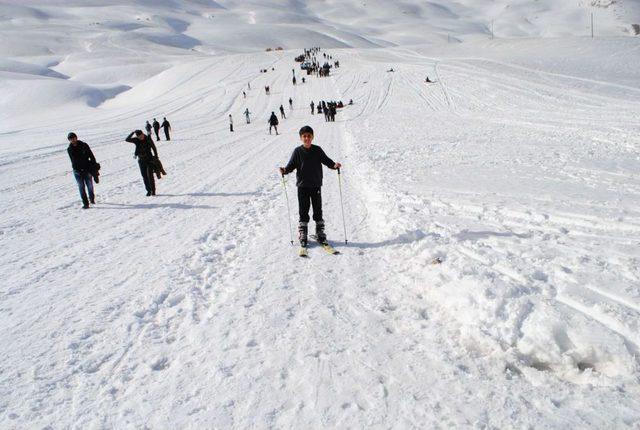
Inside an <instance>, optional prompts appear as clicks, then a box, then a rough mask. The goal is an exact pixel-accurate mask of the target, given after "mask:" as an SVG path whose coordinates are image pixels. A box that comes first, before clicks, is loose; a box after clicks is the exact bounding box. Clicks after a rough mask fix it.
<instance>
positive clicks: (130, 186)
mask: <svg viewBox="0 0 640 430" xmlns="http://www.w3.org/2000/svg"><path fill="white" fill-rule="evenodd" d="M253 19H255V17H254V18H253ZM109 43H115V42H113V41H111V40H110V41H109ZM336 54H337V56H338V58H339V59H340V61H341V63H342V66H341V67H340V68H339V69H337V70H335V72H334V75H333V76H331V77H329V78H323V79H318V78H315V77H309V78H308V82H307V83H306V84H304V85H302V84H301V85H298V86H295V87H292V86H291V82H290V78H291V67H294V66H295V65H294V63H293V57H294V53H293V52H284V53H274V54H266V53H261V54H255V55H250V54H243V55H233V56H229V57H223V58H221V59H218V58H211V59H204V60H198V61H196V62H194V63H193V64H191V65H187V66H185V65H181V66H179V67H180V70H181V71H182V72H183V73H182V72H181V73H177V72H176V73H175V74H173V75H172V74H171V69H169V70H168V71H166V72H163V74H161V75H160V76H159V77H156V78H155V79H167V81H166V82H165V81H163V82H161V83H162V85H168V84H170V86H167V87H164V91H163V94H162V95H157V96H153V97H151V98H150V99H147V97H149V96H148V94H146V93H145V92H144V91H141V90H140V93H141V94H143V95H144V97H143V96H142V95H141V96H140V97H141V98H140V99H137V98H135V97H134V98H133V101H132V102H130V103H128V102H126V100H123V99H122V98H121V97H117V98H116V99H114V100H111V101H108V102H106V103H105V105H104V106H102V107H101V108H100V109H98V110H94V111H92V112H91V113H90V114H89V113H87V114H85V115H84V116H81V117H79V118H76V119H75V120H74V121H70V120H69V119H65V120H64V121H61V123H59V124H57V125H55V124H53V123H47V124H44V125H37V126H34V127H32V128H29V129H25V130H22V131H20V132H18V133H16V134H15V135H14V134H9V135H3V136H2V139H3V140H4V141H5V142H3V148H5V143H6V147H9V146H10V144H15V143H16V142H19V141H21V140H36V141H37V140H40V141H42V142H43V145H42V146H39V145H35V146H30V147H27V148H25V149H24V150H20V149H11V152H9V153H8V155H7V156H6V159H5V158H3V160H2V170H1V171H0V175H1V176H2V184H3V186H2V188H3V189H2V194H3V203H6V204H3V205H2V211H1V212H0V213H1V216H2V221H1V222H2V224H1V230H0V232H1V235H0V237H1V238H2V240H3V242H4V244H5V246H3V249H2V251H1V252H0V259H1V261H2V264H1V267H2V272H1V273H0V277H2V279H3V280H4V281H3V286H2V289H1V290H0V310H1V312H2V315H3V318H2V325H3V337H2V344H3V345H5V349H6V353H5V354H4V355H3V357H2V359H1V360H2V361H1V362H0V387H1V388H0V424H1V425H2V427H3V428H21V427H46V426H51V427H52V428H56V427H91V428H111V427H132V428H139V427H151V428H157V427H168V426H170V427H176V428H182V427H189V426H190V427H196V428H200V427H209V428H248V427H258V428H322V427H328V428H349V427H356V428H365V427H366V428H369V427H371V428H388V427H394V428H395V427H397V428H432V427H440V428H460V427H475V428H489V427H498V428H501V427H516V428H523V427H529V426H530V427H534V428H540V427H545V428H561V427H566V426H571V427H572V428H586V427H591V428H607V427H632V426H634V425H637V423H638V420H639V419H640V404H639V401H638V399H639V398H640V391H639V389H638V376H637V375H638V373H637V372H638V352H639V348H640V336H639V335H638V328H639V324H640V291H639V290H638V285H640V282H639V281H640V272H639V271H638V261H640V259H639V257H640V256H639V255H638V251H637V249H638V244H639V243H640V212H639V211H638V210H637V202H638V195H639V194H640V182H638V176H637V174H636V173H635V171H634V170H633V169H634V166H635V167H637V148H638V147H637V144H638V141H637V139H636V138H634V137H633V132H634V130H635V129H637V126H638V125H640V123H639V122H638V118H637V112H638V108H639V107H640V102H639V101H638V100H637V98H636V96H635V95H633V91H631V90H630V91H629V95H628V97H625V95H624V94H623V93H621V92H620V91H619V90H620V89H621V88H619V87H617V86H609V85H607V84H606V83H602V82H595V81H593V82H587V83H585V82H584V81H583V80H580V79H573V78H572V77H571V76H566V75H561V74H554V73H542V72H538V71H534V70H531V69H527V68H525V67H516V66H514V65H507V64H502V63H498V62H494V61H490V60H486V61H485V60H482V59H477V58H453V59H450V58H431V57H426V56H423V55H421V54H419V53H418V52H416V51H414V50H407V49H390V50H388V51H387V50H376V51H365V50H361V51H346V50H345V51H336ZM396 61H397V62H398V63H396ZM391 63H393V64H394V69H395V72H393V73H388V72H386V70H387V69H388V64H391ZM271 67H275V68H276V70H275V71H271V70H270V68H271ZM259 68H269V72H268V73H266V74H257V73H255V72H254V71H257V70H258V69H259ZM187 70H188V73H187ZM163 75H164V77H163ZM426 75H429V76H433V77H435V79H436V83H434V84H430V85H426V84H424V77H425V76H426ZM167 76H170V77H171V78H169V77H167ZM152 81H153V80H152ZM247 82H250V83H251V88H252V89H251V90H250V91H248V90H247V93H248V97H247V99H246V100H244V99H243V98H242V95H241V91H242V90H243V89H245V90H246V84H247ZM145 85H148V86H149V88H155V87H154V85H155V83H154V82H146V83H145ZM158 85H160V84H158ZM265 85H270V86H271V88H272V93H271V95H270V96H266V95H265V94H264V91H263V87H264V86H265ZM584 85H588V86H586V87H585V86H584ZM133 91H135V89H134V90H133ZM125 96H126V93H125ZM290 96H291V97H292V98H293V100H294V108H293V110H289V109H288V103H287V100H288V98H289V97H290ZM334 98H335V99H341V100H343V101H344V102H346V101H348V99H351V98H352V99H353V100H354V102H355V104H354V105H353V106H346V107H345V108H344V109H341V111H340V113H339V114H338V118H337V120H336V122H335V123H324V121H323V119H322V118H321V117H320V116H317V115H314V116H310V115H309V107H308V105H309V103H310V101H311V100H313V101H314V102H316V103H317V101H318V100H322V99H324V100H329V99H334ZM280 104H283V105H284V106H285V107H287V114H288V117H287V119H286V120H283V121H282V123H281V127H280V128H281V131H282V134H281V135H280V136H275V135H272V136H270V135H269V134H268V132H267V125H266V119H267V118H268V115H269V113H270V112H271V111H276V112H277V108H278V107H279V105H280ZM246 107H248V108H249V110H250V111H251V112H252V124H251V125H245V124H244V117H243V116H242V115H241V112H242V111H243V110H244V109H245V108H246ZM160 112H162V113H160ZM228 112H231V113H233V114H234V119H235V124H236V132H235V133H233V134H230V133H229V132H228V128H227V127H228V123H227V119H226V116H227V113H228ZM163 114H166V116H167V117H168V118H169V120H170V121H171V122H172V124H173V127H174V131H173V140H172V141H171V142H170V143H169V142H165V141H164V140H161V141H160V142H159V143H158V149H159V152H160V156H161V158H162V160H163V162H164V163H165V167H166V169H167V171H168V176H166V177H164V178H163V179H162V180H159V181H157V186H158V196H156V197H155V198H153V199H150V198H146V197H144V196H143V192H142V189H143V188H142V185H141V180H140V179H139V174H138V172H137V166H136V163H135V160H133V159H132V158H131V154H132V153H133V147H132V145H130V144H127V143H124V142H122V140H123V139H124V137H125V135H126V134H127V130H129V129H133V128H139V127H140V126H141V125H142V124H144V120H145V119H148V118H149V119H150V118H151V117H152V116H153V115H163ZM600 118H607V121H606V122H605V121H598V120H599V119H600ZM304 123H309V124H310V125H311V126H313V127H314V129H315V130H316V136H317V138H316V143H318V144H320V145H321V146H323V148H324V149H325V151H326V152H327V153H328V154H329V155H330V156H331V157H332V158H334V159H335V160H337V161H341V162H343V163H344V168H343V193H344V196H345V214H346V228H347V233H348V235H349V243H348V244H346V245H345V244H344V242H341V240H342V239H343V237H342V225H341V216H340V206H339V200H338V182H337V178H336V175H335V173H334V172H331V171H325V187H324V189H323V200H324V205H325V208H324V209H325V214H326V215H325V219H326V220H327V225H328V231H329V235H330V238H331V239H333V243H334V245H335V246H336V247H337V248H338V249H339V250H340V251H341V254H340V255H338V256H331V255H327V254H326V253H324V252H323V251H322V250H321V249H320V248H319V247H318V246H311V247H310V250H309V254H310V257H309V259H306V260H303V259H299V258H298V257H297V255H296V252H295V251H296V250H295V247H291V246H290V245H289V243H288V239H289V232H288V224H287V222H286V216H287V215H286V214H287V210H286V203H285V201H284V196H283V193H282V184H281V183H280V182H279V177H278V174H277V172H276V167H277V166H279V165H282V164H284V163H285V162H286V161H287V159H288V157H289V155H290V152H291V150H292V149H293V147H294V146H295V145H296V144H297V130H298V128H299V127H300V125H302V124H304ZM634 127H635V128H634ZM69 128H73V129H74V130H76V131H79V134H80V136H81V138H82V139H84V140H86V141H87V142H88V143H89V144H90V145H91V146H92V148H93V150H94V152H95V153H96V156H97V158H98V160H99V161H100V162H101V163H102V167H103V173H104V176H103V177H102V180H101V183H100V184H98V185H96V191H97V200H98V204H97V205H96V206H95V207H93V208H92V209H91V210H89V211H86V212H83V213H79V212H80V211H79V210H78V206H79V205H78V202H77V200H78V199H77V197H76V191H75V185H74V183H73V178H72V177H71V176H70V173H69V166H68V160H67V155H66V153H65V150H64V149H65V146H64V145H51V144H46V142H47V141H50V140H51V136H52V135H55V136H64V135H65V133H66V131H67V130H68V129H69ZM607 142H610V143H607ZM623 142H626V143H623ZM603 143H604V146H603ZM487 154H491V155H489V156H488V155H487ZM628 155H633V157H634V158H629V160H635V161H628V163H629V164H628V165H625V164H624V162H625V161H624V160H625V157H626V156H628ZM600 160H605V161H600ZM606 160H609V161H610V162H609V163H608V164H606ZM294 182H295V179H294V177H293V176H289V177H287V182H286V186H287V187H288V195H289V199H290V204H291V208H292V215H293V216H294V217H295V212H296V208H297V206H296V198H295V192H294ZM532 184H533V185H532ZM558 184H561V185H563V186H565V187H566V190H564V189H562V188H561V187H560V186H558ZM623 197H625V198H627V199H628V200H625V201H623V200H624V199H623ZM312 225H313V224H312ZM436 257H438V258H440V259H441V260H442V264H438V265H434V264H431V262H432V261H433V259H434V258H436ZM603 399H604V400H603ZM603 402H604V404H603ZM614 405H615V406H614Z"/></svg>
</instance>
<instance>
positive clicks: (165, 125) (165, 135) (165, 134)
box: [161, 118, 171, 140]
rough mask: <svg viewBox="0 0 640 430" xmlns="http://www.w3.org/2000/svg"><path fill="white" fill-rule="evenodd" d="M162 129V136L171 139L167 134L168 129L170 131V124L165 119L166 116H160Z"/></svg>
mask: <svg viewBox="0 0 640 430" xmlns="http://www.w3.org/2000/svg"><path fill="white" fill-rule="evenodd" d="M161 127H162V129H163V130H164V137H165V139H167V140H171V136H169V131H171V124H169V121H167V118H162V125H161Z"/></svg>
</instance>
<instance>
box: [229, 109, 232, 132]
mask: <svg viewBox="0 0 640 430" xmlns="http://www.w3.org/2000/svg"><path fill="white" fill-rule="evenodd" d="M229 131H230V132H231V133H233V117H232V116H231V114H229Z"/></svg>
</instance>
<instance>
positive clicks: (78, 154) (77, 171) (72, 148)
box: [67, 132, 97, 209]
mask: <svg viewBox="0 0 640 430" xmlns="http://www.w3.org/2000/svg"><path fill="white" fill-rule="evenodd" d="M67 140H68V141H69V147H68V148H67V153H68V154H69V158H70V159H71V168H72V169H73V176H74V178H75V179H76V182H77V184H78V191H80V198H81V199H82V209H89V202H91V204H94V203H95V194H94V193H93V178H92V176H91V172H92V171H93V170H94V169H95V166H96V165H97V163H96V158H95V157H94V156H93V152H91V148H89V145H87V144H86V143H84V142H83V141H81V140H78V136H77V135H76V134H75V133H73V132H71V133H69V134H68V135H67ZM85 187H86V190H85ZM87 193H88V194H89V196H88V197H87Z"/></svg>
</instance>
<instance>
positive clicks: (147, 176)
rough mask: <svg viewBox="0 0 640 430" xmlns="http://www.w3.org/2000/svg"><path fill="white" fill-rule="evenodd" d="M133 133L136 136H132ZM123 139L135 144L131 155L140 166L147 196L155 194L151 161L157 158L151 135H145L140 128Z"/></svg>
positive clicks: (156, 150)
mask: <svg viewBox="0 0 640 430" xmlns="http://www.w3.org/2000/svg"><path fill="white" fill-rule="evenodd" d="M134 135H135V136H136V137H133V136H134ZM125 140H126V141H127V142H129V143H133V144H134V145H135V146H136V150H135V152H134V154H133V157H134V158H137V159H138V166H139V167H140V174H141V175H142V180H143V181H144V187H145V189H146V190H147V196H155V195H156V181H155V179H154V177H153V171H154V168H153V161H154V159H156V158H158V149H157V148H156V145H155V144H154V143H153V140H152V139H151V136H148V135H145V134H144V133H143V132H142V130H136V131H132V132H131V133H130V134H129V136H127V138H126V139H125Z"/></svg>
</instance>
